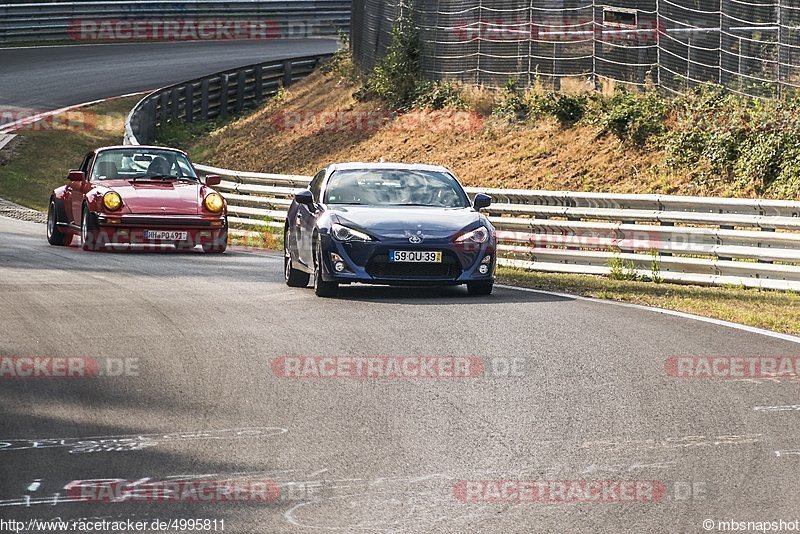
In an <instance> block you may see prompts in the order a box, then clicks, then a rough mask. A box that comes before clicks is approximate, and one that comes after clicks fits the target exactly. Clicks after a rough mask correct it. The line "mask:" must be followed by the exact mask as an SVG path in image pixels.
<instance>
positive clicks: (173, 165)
mask: <svg viewBox="0 0 800 534" xmlns="http://www.w3.org/2000/svg"><path fill="white" fill-rule="evenodd" d="M147 179H151V180H152V179H159V180H187V181H193V182H199V180H198V178H197V174H195V172H194V169H193V168H192V164H191V163H189V159H188V158H187V157H186V156H184V155H183V154H181V153H180V152H175V151H172V150H158V149H145V148H137V149H114V150H104V151H102V152H100V154H98V155H97V161H95V164H94V166H93V167H92V180H147Z"/></svg>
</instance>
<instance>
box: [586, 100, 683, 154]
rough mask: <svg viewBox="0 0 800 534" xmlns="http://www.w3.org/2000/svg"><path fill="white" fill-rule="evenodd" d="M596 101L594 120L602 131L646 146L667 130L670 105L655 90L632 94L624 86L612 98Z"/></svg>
mask: <svg viewBox="0 0 800 534" xmlns="http://www.w3.org/2000/svg"><path fill="white" fill-rule="evenodd" d="M594 102H595V103H596V107H595V109H594V112H593V114H592V120H591V122H593V123H594V124H596V125H597V126H599V127H600V129H601V131H602V132H603V133H606V132H608V133H612V134H614V135H615V136H617V137H618V138H619V139H620V140H622V141H625V142H630V143H632V144H634V145H636V146H644V145H646V144H647V143H648V141H650V140H651V138H654V137H657V136H659V135H661V134H663V133H664V131H665V120H666V117H667V113H668V111H669V105H668V101H667V100H665V99H664V98H662V97H660V96H659V95H658V94H657V93H656V92H655V91H645V92H642V93H633V92H630V91H628V90H627V89H624V88H621V89H618V90H617V91H615V92H614V94H613V95H612V96H611V97H610V98H599V99H594Z"/></svg>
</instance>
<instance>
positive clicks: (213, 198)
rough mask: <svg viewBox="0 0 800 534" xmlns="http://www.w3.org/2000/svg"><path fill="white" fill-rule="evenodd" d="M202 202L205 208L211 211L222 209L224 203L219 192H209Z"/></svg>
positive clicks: (215, 211)
mask: <svg viewBox="0 0 800 534" xmlns="http://www.w3.org/2000/svg"><path fill="white" fill-rule="evenodd" d="M203 203H204V204H205V205H206V209H207V210H208V211H210V212H212V213H218V212H220V211H222V207H223V206H224V205H225V202H224V201H223V200H222V195H220V194H219V193H209V194H208V195H207V196H206V199H205V200H204V201H203Z"/></svg>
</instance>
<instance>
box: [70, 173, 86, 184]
mask: <svg viewBox="0 0 800 534" xmlns="http://www.w3.org/2000/svg"><path fill="white" fill-rule="evenodd" d="M67 181H69V182H85V181H86V173H85V172H83V171H69V175H68V176H67Z"/></svg>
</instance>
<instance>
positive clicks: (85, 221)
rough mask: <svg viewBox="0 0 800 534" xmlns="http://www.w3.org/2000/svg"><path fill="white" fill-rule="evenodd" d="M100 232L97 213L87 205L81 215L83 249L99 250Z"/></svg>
mask: <svg viewBox="0 0 800 534" xmlns="http://www.w3.org/2000/svg"><path fill="white" fill-rule="evenodd" d="M99 233H100V225H99V224H97V215H95V214H94V213H92V212H91V211H90V210H89V207H88V206H86V207H84V208H83V215H82V216H81V248H83V250H97V249H98V243H99V242H100V240H99V235H98V234H99Z"/></svg>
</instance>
